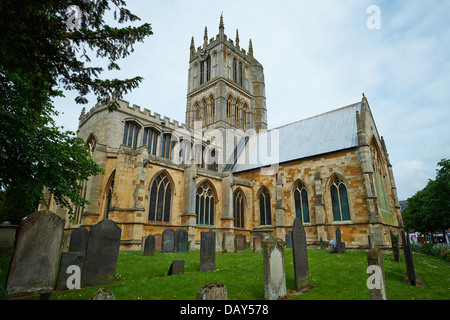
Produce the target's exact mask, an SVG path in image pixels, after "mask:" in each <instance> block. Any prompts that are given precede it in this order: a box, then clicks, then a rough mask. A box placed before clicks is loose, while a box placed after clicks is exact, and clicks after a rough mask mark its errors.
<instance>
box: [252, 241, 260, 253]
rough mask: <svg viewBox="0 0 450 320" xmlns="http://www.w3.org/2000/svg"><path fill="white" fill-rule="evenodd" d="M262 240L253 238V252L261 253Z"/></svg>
mask: <svg viewBox="0 0 450 320" xmlns="http://www.w3.org/2000/svg"><path fill="white" fill-rule="evenodd" d="M261 247H262V239H261V238H260V237H254V238H253V252H254V253H261Z"/></svg>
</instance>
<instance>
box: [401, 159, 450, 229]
mask: <svg viewBox="0 0 450 320" xmlns="http://www.w3.org/2000/svg"><path fill="white" fill-rule="evenodd" d="M438 166H439V167H440V168H439V169H437V170H436V171H437V172H436V179H435V180H431V179H430V180H429V181H428V184H427V185H426V187H425V188H423V189H422V190H419V191H418V192H417V193H416V194H415V195H413V196H412V197H410V198H408V206H407V207H406V208H405V210H404V211H403V217H404V219H405V227H406V228H407V229H413V230H416V231H418V232H421V233H427V232H436V231H442V232H443V234H445V230H447V229H448V228H450V197H449V194H450V160H449V159H442V160H441V161H440V162H438Z"/></svg>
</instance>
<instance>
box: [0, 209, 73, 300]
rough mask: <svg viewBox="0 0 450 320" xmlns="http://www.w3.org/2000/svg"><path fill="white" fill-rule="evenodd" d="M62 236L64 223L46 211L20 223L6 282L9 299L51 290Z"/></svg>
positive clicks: (32, 215) (27, 217) (34, 214)
mask: <svg viewBox="0 0 450 320" xmlns="http://www.w3.org/2000/svg"><path fill="white" fill-rule="evenodd" d="M63 236H64V220H62V219H61V218H60V217H58V216H57V215H56V214H54V213H53V212H50V211H48V210H43V211H38V212H35V213H33V214H30V215H29V216H26V217H25V218H24V219H23V220H22V221H21V222H20V227H19V233H18V235H17V242H16V246H15V249H14V253H13V256H12V259H11V265H10V269H9V274H8V279H7V281H6V294H7V295H8V296H10V297H14V296H23V295H28V294H40V293H45V292H51V291H52V290H53V287H54V285H55V278H56V272H57V271H58V260H59V253H60V250H61V244H62V240H63Z"/></svg>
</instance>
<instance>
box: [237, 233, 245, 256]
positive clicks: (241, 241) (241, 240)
mask: <svg viewBox="0 0 450 320" xmlns="http://www.w3.org/2000/svg"><path fill="white" fill-rule="evenodd" d="M244 250H245V236H244V235H243V234H237V235H236V252H243V251H244Z"/></svg>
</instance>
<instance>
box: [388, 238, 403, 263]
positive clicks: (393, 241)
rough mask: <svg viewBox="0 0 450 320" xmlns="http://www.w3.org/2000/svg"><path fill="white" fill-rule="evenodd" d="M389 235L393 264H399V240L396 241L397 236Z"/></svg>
mask: <svg viewBox="0 0 450 320" xmlns="http://www.w3.org/2000/svg"><path fill="white" fill-rule="evenodd" d="M390 233H391V245H392V253H393V254H394V261H395V262H400V261H401V260H400V244H399V241H398V240H399V239H398V235H395V234H393V233H392V231H391V232H390Z"/></svg>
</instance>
